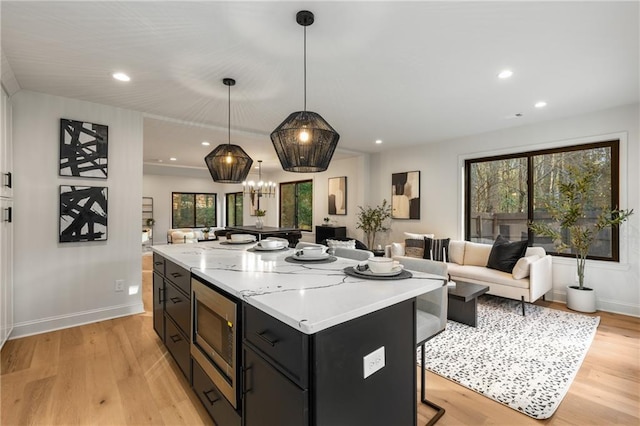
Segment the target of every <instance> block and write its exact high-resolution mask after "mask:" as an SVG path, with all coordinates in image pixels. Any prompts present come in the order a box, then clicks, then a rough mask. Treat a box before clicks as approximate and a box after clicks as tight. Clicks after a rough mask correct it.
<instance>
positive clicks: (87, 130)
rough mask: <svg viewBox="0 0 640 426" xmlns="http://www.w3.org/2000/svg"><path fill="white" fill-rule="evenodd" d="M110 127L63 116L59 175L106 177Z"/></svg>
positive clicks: (61, 120) (61, 121)
mask: <svg viewBox="0 0 640 426" xmlns="http://www.w3.org/2000/svg"><path fill="white" fill-rule="evenodd" d="M108 145H109V127H108V126H105V125H103V124H93V123H84V122H82V121H76V120H69V119H66V118H61V119H60V176H75V177H84V178H98V179H106V178H107V148H108Z"/></svg>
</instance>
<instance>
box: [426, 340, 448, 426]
mask: <svg viewBox="0 0 640 426" xmlns="http://www.w3.org/2000/svg"><path fill="white" fill-rule="evenodd" d="M420 357H421V358H420V359H421V360H422V365H421V367H420V370H421V372H420V386H421V387H420V402H422V403H423V404H425V405H428V406H429V407H431V408H433V409H434V410H436V411H437V412H436V415H435V416H433V418H432V419H431V420H429V422H428V423H427V426H432V425H434V424H436V422H437V421H438V420H440V417H442V416H444V412H445V410H444V408H442V407H440V406H439V405H437V404H435V403H433V402H431V401H429V400H428V399H427V398H425V372H424V370H425V367H424V364H425V361H424V343H422V345H420Z"/></svg>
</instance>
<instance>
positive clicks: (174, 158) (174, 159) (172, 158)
mask: <svg viewBox="0 0 640 426" xmlns="http://www.w3.org/2000/svg"><path fill="white" fill-rule="evenodd" d="M176 160H177V158H176V157H171V158H169V161H176Z"/></svg>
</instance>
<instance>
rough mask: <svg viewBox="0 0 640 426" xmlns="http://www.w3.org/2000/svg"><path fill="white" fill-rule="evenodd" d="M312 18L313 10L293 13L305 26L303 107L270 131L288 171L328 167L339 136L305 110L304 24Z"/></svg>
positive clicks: (331, 128)
mask: <svg viewBox="0 0 640 426" xmlns="http://www.w3.org/2000/svg"><path fill="white" fill-rule="evenodd" d="M313 21H314V17H313V13H311V12H309V11H308V10H301V11H300V12H298V13H297V14H296V22H297V23H298V24H300V25H301V26H302V27H303V28H304V109H303V110H302V111H297V112H294V113H291V114H290V115H289V116H288V117H287V118H286V119H285V120H284V121H283V122H282V123H281V124H280V125H279V126H278V127H276V129H275V130H274V131H273V132H272V133H271V142H273V147H274V148H275V150H276V153H277V154H278V158H279V159H280V164H282V168H283V169H284V170H286V171H288V172H299V173H315V172H323V171H325V170H327V167H329V163H330V162H331V157H333V152H334V151H335V149H336V146H337V145H338V139H340V135H339V134H338V133H337V132H336V131H335V130H334V129H333V127H331V125H329V123H327V122H326V121H325V119H324V118H322V117H321V116H320V114H318V113H315V112H312V111H307V27H308V26H309V25H311V24H313Z"/></svg>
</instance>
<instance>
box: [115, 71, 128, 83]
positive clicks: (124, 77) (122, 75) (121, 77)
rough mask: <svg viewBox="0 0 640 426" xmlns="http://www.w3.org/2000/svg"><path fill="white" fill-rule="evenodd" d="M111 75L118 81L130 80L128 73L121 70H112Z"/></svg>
mask: <svg viewBox="0 0 640 426" xmlns="http://www.w3.org/2000/svg"><path fill="white" fill-rule="evenodd" d="M112 77H113V78H115V79H116V80H119V81H130V80H131V77H129V76H128V75H126V74H125V73H123V72H114V73H113V74H112Z"/></svg>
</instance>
